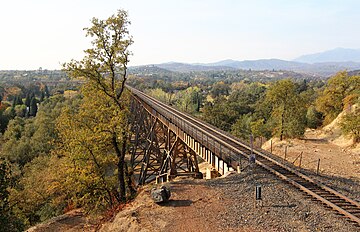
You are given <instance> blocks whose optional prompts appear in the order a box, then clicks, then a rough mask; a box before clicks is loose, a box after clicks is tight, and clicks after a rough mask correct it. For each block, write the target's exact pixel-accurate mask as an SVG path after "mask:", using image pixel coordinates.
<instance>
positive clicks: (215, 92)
mask: <svg viewBox="0 0 360 232" xmlns="http://www.w3.org/2000/svg"><path fill="white" fill-rule="evenodd" d="M229 92H230V86H229V85H227V84H225V83H224V82H222V81H220V82H217V83H215V84H214V85H213V87H212V89H211V91H210V93H211V96H212V97H213V98H216V97H219V96H227V95H229Z"/></svg>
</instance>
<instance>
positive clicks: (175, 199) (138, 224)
mask: <svg viewBox="0 0 360 232" xmlns="http://www.w3.org/2000/svg"><path fill="white" fill-rule="evenodd" d="M200 183H203V180H199V181H197V180H181V181H179V180H177V181H174V182H172V183H171V184H169V186H170V188H171V194H172V195H171V200H170V201H169V202H167V203H164V204H161V205H158V204H155V203H154V202H153V201H152V200H151V199H150V189H151V188H150V186H147V187H145V189H144V190H143V191H142V192H141V193H140V194H139V196H138V198H137V199H136V200H135V202H134V203H133V204H132V205H131V206H130V207H128V209H125V210H124V211H123V212H120V213H119V214H118V215H117V216H116V218H115V219H114V220H113V222H111V223H107V224H105V225H103V227H102V229H101V230H100V231H102V232H110V231H129V232H135V231H189V232H191V231H194V232H195V231H199V232H201V231H204V232H205V231H206V232H208V231H221V230H220V228H219V225H218V224H217V221H216V218H215V217H216V215H218V213H219V212H221V211H222V210H224V202H222V200H221V197H220V193H219V192H217V191H216V190H215V189H211V188H209V187H207V186H205V185H203V184H200Z"/></svg>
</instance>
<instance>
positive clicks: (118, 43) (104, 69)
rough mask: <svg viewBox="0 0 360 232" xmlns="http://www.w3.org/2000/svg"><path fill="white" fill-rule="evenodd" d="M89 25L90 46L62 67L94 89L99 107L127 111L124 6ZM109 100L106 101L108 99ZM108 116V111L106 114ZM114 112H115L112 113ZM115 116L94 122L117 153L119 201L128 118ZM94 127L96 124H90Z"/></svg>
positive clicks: (127, 41) (127, 37) (128, 40)
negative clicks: (104, 129) (79, 57)
mask: <svg viewBox="0 0 360 232" xmlns="http://www.w3.org/2000/svg"><path fill="white" fill-rule="evenodd" d="M91 22H92V26H91V27H89V28H85V31H86V35H87V36H90V37H91V38H92V39H93V40H92V45H93V47H92V48H90V49H87V50H85V57H84V58H83V60H81V61H75V60H72V61H71V62H70V63H67V64H65V65H64V69H65V70H66V71H67V72H68V74H69V76H70V77H73V78H78V77H84V78H85V79H86V80H87V81H88V84H89V85H90V86H91V87H90V88H92V89H94V90H95V93H101V94H98V95H94V96H93V98H94V100H95V101H97V100H98V101H99V100H100V98H105V99H106V104H109V105H104V106H103V107H108V108H111V107H113V106H112V105H115V106H116V107H117V108H118V109H117V110H118V111H120V112H122V113H123V115H127V114H126V112H127V110H128V108H127V101H125V100H124V96H123V93H124V90H125V81H126V79H127V64H128V62H129V55H130V52H129V51H128V47H129V46H130V45H131V44H132V43H133V40H132V37H131V36H130V35H129V31H128V28H127V27H128V25H129V24H130V22H129V20H128V14H127V12H126V11H124V10H119V11H118V12H117V14H115V15H112V16H111V17H109V18H108V19H106V20H99V19H97V18H93V19H92V21H91ZM109 100H110V101H109ZM108 116H110V117H111V114H110V115H108ZM115 116H116V115H115ZM117 119H118V118H117V116H116V117H114V118H111V120H110V121H111V122H112V123H111V124H109V125H102V124H99V125H98V126H99V127H100V128H101V127H102V126H105V127H108V126H112V128H109V129H110V130H108V133H109V135H108V136H107V137H106V138H107V139H108V141H107V142H109V145H110V146H111V147H112V149H113V152H115V154H116V156H117V159H118V160H117V169H118V171H117V173H118V188H119V195H118V196H117V199H119V201H125V199H126V186H125V174H126V171H125V166H126V164H125V154H126V144H127V140H128V139H129V138H128V136H129V135H128V130H127V129H126V128H128V120H127V119H126V118H123V119H122V120H121V121H116V120H117ZM94 129H96V128H94Z"/></svg>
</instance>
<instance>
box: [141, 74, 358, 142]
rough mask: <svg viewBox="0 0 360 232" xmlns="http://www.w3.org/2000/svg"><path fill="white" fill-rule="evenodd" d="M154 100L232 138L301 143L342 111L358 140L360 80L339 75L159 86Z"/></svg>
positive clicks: (348, 130)
mask: <svg viewBox="0 0 360 232" xmlns="http://www.w3.org/2000/svg"><path fill="white" fill-rule="evenodd" d="M161 83H162V84H161V85H159V86H158V87H157V88H147V89H145V91H147V92H148V93H149V94H150V95H152V96H154V97H156V98H158V99H160V100H161V101H163V102H165V103H167V104H170V105H174V106H175V107H177V108H179V109H181V110H183V111H186V112H188V113H191V114H195V115H197V116H198V117H200V118H202V119H203V120H205V121H207V122H209V123H211V124H213V125H214V126H217V127H219V128H221V129H223V130H225V131H229V132H231V133H233V134H234V135H236V136H238V137H240V138H243V139H249V137H250V136H251V135H252V136H254V137H265V138H270V137H279V138H280V139H286V138H300V137H302V136H303V134H304V132H305V129H306V128H312V129H315V128H318V127H321V126H324V125H326V124H328V123H330V122H331V121H332V120H333V119H335V118H336V117H337V115H338V114H339V113H340V112H342V111H343V110H344V109H345V110H347V114H346V116H345V117H344V119H343V121H342V124H341V125H342V128H343V131H344V133H348V134H351V136H353V138H354V140H355V141H358V140H359V132H360V128H359V123H358V122H359V117H360V116H359V110H357V108H358V107H356V106H357V104H359V102H360V100H359V96H360V76H349V75H348V74H347V72H345V71H344V72H339V73H337V74H336V75H334V76H333V77H331V78H330V79H329V80H327V81H324V82H319V81H318V80H306V79H302V80H297V79H282V80H277V81H273V82H258V81H240V82H226V81H218V82H215V83H208V85H206V84H205V85H204V83H203V84H202V85H200V84H198V83H191V84H189V83H187V85H183V84H181V82H176V83H167V82H161Z"/></svg>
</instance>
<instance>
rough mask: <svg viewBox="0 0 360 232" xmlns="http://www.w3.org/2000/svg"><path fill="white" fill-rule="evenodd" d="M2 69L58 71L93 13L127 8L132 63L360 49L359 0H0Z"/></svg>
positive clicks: (76, 54)
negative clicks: (131, 43)
mask: <svg viewBox="0 0 360 232" xmlns="http://www.w3.org/2000/svg"><path fill="white" fill-rule="evenodd" d="M0 3H1V4H0V29H1V35H0V52H1V53H0V70H3V69H38V68H39V67H42V68H44V69H60V68H61V65H60V64H61V63H63V62H66V61H69V60H70V59H72V58H74V59H81V58H82V56H83V52H82V51H83V50H84V49H86V48H88V47H90V43H89V39H88V38H86V37H85V33H84V31H83V30H82V29H83V28H84V27H87V26H90V19H91V18H92V17H97V18H101V19H106V18H107V17H109V16H110V15H112V14H114V13H116V11H117V9H125V10H127V11H128V12H129V19H130V21H131V22H132V24H131V26H130V28H129V29H130V33H131V34H132V35H133V37H134V41H135V42H134V44H133V45H132V46H131V47H130V50H131V51H132V52H133V53H134V55H133V56H132V57H131V59H130V60H131V61H130V65H141V64H154V63H162V62H169V61H179V62H192V63H195V62H215V61H220V60H223V59H235V60H245V59H261V58H279V59H287V60H290V59H294V58H296V57H298V56H300V55H303V54H307V53H314V52H320V51H324V50H328V49H333V48H336V47H345V48H360V30H359V28H360V10H359V9H360V1H358V0H352V1H351V0H11V1H10V0H0Z"/></svg>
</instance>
